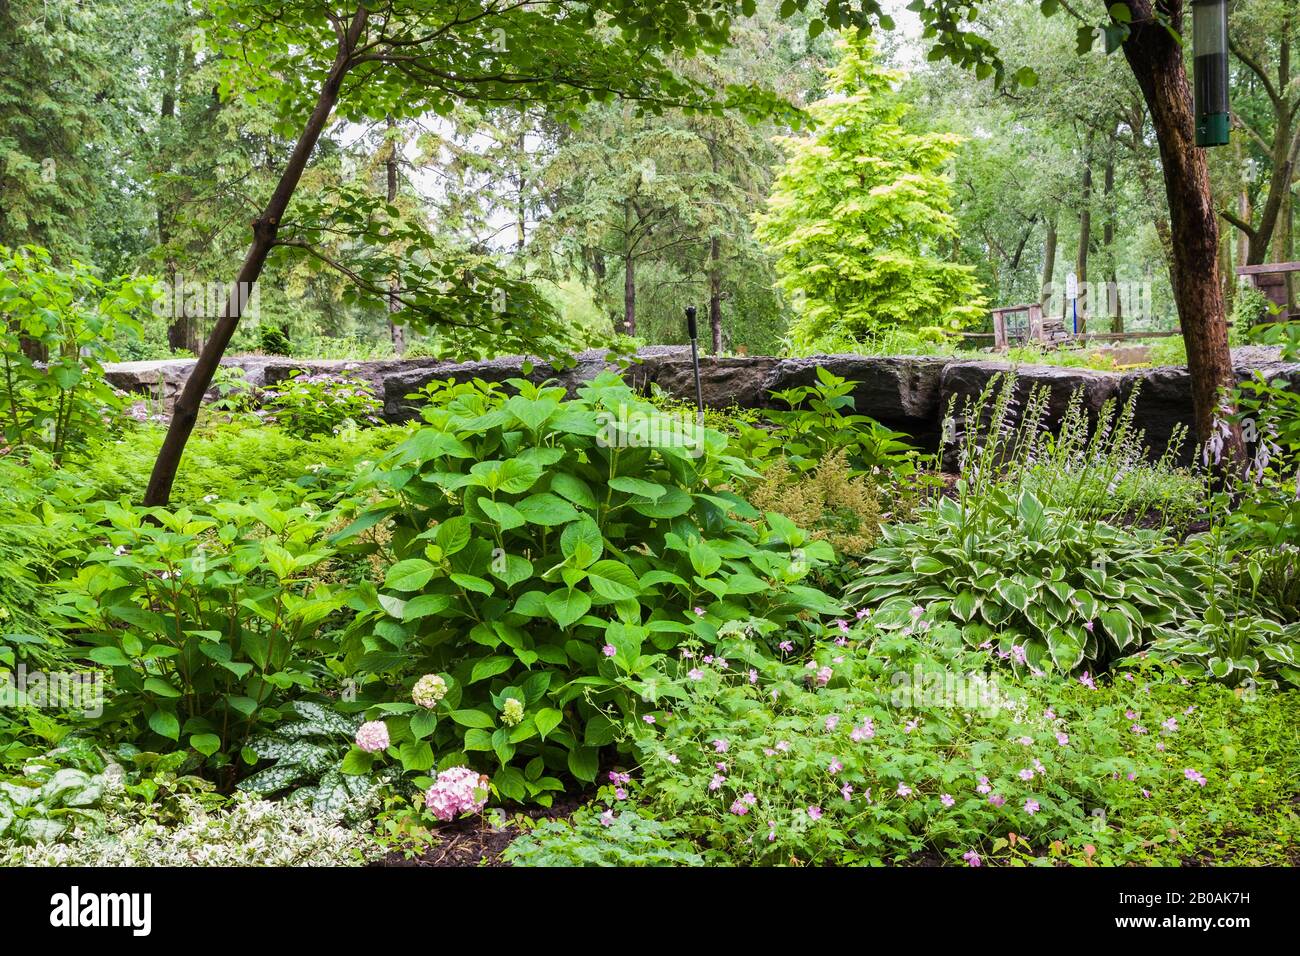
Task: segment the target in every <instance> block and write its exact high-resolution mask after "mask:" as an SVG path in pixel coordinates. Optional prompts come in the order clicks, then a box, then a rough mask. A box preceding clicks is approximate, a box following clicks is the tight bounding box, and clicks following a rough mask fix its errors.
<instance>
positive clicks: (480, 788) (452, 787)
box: [424, 767, 612, 822]
mask: <svg viewBox="0 0 1300 956" xmlns="http://www.w3.org/2000/svg"><path fill="white" fill-rule="evenodd" d="M487 798H488V778H487V777H485V776H484V775H483V774H480V773H478V772H477V771H474V770H471V769H469V767H451V768H450V769H447V770H444V771H443V772H442V773H440V774H438V778H437V779H436V780H435V781H434V782H433V786H432V787H430V788H429V790H428V792H427V793H425V795H424V805H425V806H426V807H428V808H429V809H430V810H431V811H433V815H434V816H435V817H437V818H438V819H439V820H442V821H443V822H446V821H448V820H454V819H456V818H457V817H458V816H460V815H461V814H462V813H478V812H479V811H481V810H482V809H483V807H484V806H486V805H487ZM611 822H612V818H611Z"/></svg>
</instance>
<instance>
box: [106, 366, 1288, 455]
mask: <svg viewBox="0 0 1300 956" xmlns="http://www.w3.org/2000/svg"><path fill="white" fill-rule="evenodd" d="M1233 358H1234V362H1235V364H1236V370H1237V377H1238V379H1239V380H1245V379H1248V378H1250V377H1252V376H1253V375H1255V374H1257V373H1258V374H1260V375H1263V376H1264V377H1265V378H1268V379H1277V378H1282V379H1288V380H1289V381H1290V382H1291V383H1292V387H1293V388H1294V389H1295V390H1296V391H1298V392H1300V364H1288V363H1283V362H1281V361H1279V360H1278V355H1277V352H1276V351H1275V350H1271V349H1259V348H1247V349H1240V350H1237V351H1235V352H1234V354H1233ZM530 362H531V368H530V369H529V371H528V372H527V373H525V366H526V364H527V363H530ZM221 364H222V365H223V366H226V367H236V368H240V369H242V370H243V371H244V375H245V378H246V379H247V380H248V382H249V383H250V384H252V385H254V386H256V387H258V388H263V387H265V386H267V385H273V384H275V383H277V382H282V381H284V380H285V379H287V378H288V377H289V376H290V375H291V374H293V373H294V372H295V371H301V372H303V373H307V374H319V373H324V372H334V373H348V374H351V375H354V376H356V377H358V378H360V379H362V380H364V381H366V382H368V383H369V384H370V386H371V388H373V389H374V392H375V395H376V396H377V397H378V398H379V399H380V400H381V401H382V402H383V406H384V411H383V417H384V419H385V420H386V421H388V422H392V423H401V422H406V421H410V420H411V419H412V418H414V417H416V415H417V414H418V408H419V401H418V400H417V399H412V398H410V397H408V396H411V395H413V394H414V393H416V392H418V391H419V390H420V389H422V388H424V387H425V386H426V385H428V384H429V383H430V382H433V381H437V380H441V379H454V380H456V381H469V380H471V379H475V378H481V379H484V380H486V381H490V382H505V381H507V380H508V379H512V378H527V379H528V380H530V381H533V382H537V383H540V382H542V381H546V380H553V381H555V382H557V383H558V384H560V385H563V386H564V388H565V389H566V390H567V391H568V393H569V394H570V395H573V394H574V393H575V392H576V391H577V389H578V388H579V387H581V385H582V384H583V383H585V382H589V381H591V380H592V379H593V378H595V377H596V376H597V375H598V374H599V373H600V372H601V371H603V370H605V369H611V370H613V369H617V365H616V364H615V363H614V362H611V361H610V360H609V353H607V352H605V351H603V350H595V351H589V352H582V353H579V354H578V355H575V356H574V364H573V365H572V366H571V367H568V368H560V369H557V368H553V367H552V366H550V365H549V364H547V363H545V362H543V361H541V360H539V359H531V360H530V359H527V358H525V357H523V356H508V357H503V358H496V359H490V360H487V361H476V362H446V361H440V360H437V359H382V360H377V361H349V360H344V359H296V358H281V357H278V356H263V355H252V356H233V357H230V358H226V359H224V360H222V363H221ZM193 368H194V359H164V360H161V361H146V362H119V363H115V364H111V365H108V366H106V367H105V373H106V377H107V379H108V382H109V384H111V385H113V386H114V387H115V388H118V389H121V390H122V391H125V392H129V393H132V394H137V395H140V396H142V397H149V398H151V399H152V400H153V401H155V402H158V403H160V404H161V406H162V407H163V408H164V409H165V410H167V411H168V412H170V410H171V408H172V406H173V405H174V403H175V401H176V397H177V396H178V395H179V394H180V391H181V389H182V388H183V387H184V385H185V381H186V380H187V379H188V378H189V375H190V373H191V372H192V371H193ZM818 368H825V369H827V370H828V371H830V372H832V373H834V374H835V375H838V376H840V377H841V378H845V379H848V380H850V381H854V382H857V383H858V385H857V386H856V388H855V389H854V391H853V397H854V400H855V402H856V410H857V412H858V413H859V414H863V415H869V416H871V417H872V418H874V419H876V420H877V421H879V422H880V423H881V424H883V425H885V426H886V427H888V428H892V429H894V430H896V431H901V432H906V433H907V434H908V435H911V436H912V438H913V439H914V441H915V442H916V443H917V444H919V445H920V446H921V447H923V448H924V449H925V450H927V451H937V450H938V448H939V445H940V442H941V436H942V431H943V419H944V417H945V416H946V414H947V410H948V407H949V403H950V402H952V401H954V400H955V401H957V402H958V403H959V404H960V403H961V402H962V401H964V400H966V399H970V398H973V397H975V396H977V395H979V393H980V392H981V391H982V390H983V389H984V388H985V387H986V386H987V385H988V383H989V381H990V380H991V379H992V378H993V377H994V376H995V375H998V374H1000V373H1004V372H1007V371H1010V370H1011V368H1012V366H1010V365H1008V364H1007V363H1005V362H997V361H956V360H951V359H946V358H941V357H934V356H915V355H912V356H909V355H886V356H870V355H814V356H810V357H808V358H778V357H773V356H742V357H719V358H714V357H707V356H706V357H701V359H700V380H701V382H700V384H701V389H702V392H703V396H704V402H705V404H706V405H708V406H709V407H711V408H716V409H727V408H732V407H737V406H739V407H741V408H784V407H786V406H785V404H784V403H783V402H781V401H780V399H778V398H777V397H776V393H779V392H781V391H784V390H785V389H790V388H795V387H798V386H801V385H813V384H815V383H816V381H817V369H818ZM1015 370H1016V373H1017V375H1018V382H1017V386H1016V400H1017V402H1018V405H1019V407H1021V408H1023V405H1024V401H1025V399H1026V398H1027V397H1028V395H1029V392H1030V390H1031V389H1032V388H1033V387H1035V386H1037V385H1043V386H1046V387H1047V389H1048V393H1049V398H1048V420H1049V422H1050V423H1052V424H1056V423H1059V421H1060V418H1061V416H1062V415H1063V414H1064V412H1065V408H1066V406H1067V403H1068V402H1069V400H1070V396H1071V395H1073V394H1074V392H1075V390H1076V389H1080V388H1082V389H1083V392H1084V405H1085V407H1086V408H1087V409H1088V411H1089V412H1090V413H1091V414H1092V415H1093V416H1094V417H1095V416H1096V415H1097V414H1098V413H1099V412H1100V411H1101V409H1102V406H1103V405H1104V404H1105V403H1106V402H1107V401H1108V400H1111V399H1114V400H1115V401H1116V402H1117V403H1123V402H1126V401H1128V399H1129V397H1130V396H1131V395H1132V393H1133V390H1134V389H1137V390H1138V398H1137V404H1136V406H1135V409H1136V416H1135V417H1136V424H1137V427H1139V428H1141V429H1143V430H1144V431H1145V433H1146V439H1147V442H1148V444H1149V445H1150V446H1151V451H1152V454H1153V455H1155V456H1159V455H1161V454H1163V452H1164V450H1165V448H1166V447H1167V445H1168V443H1169V440H1170V437H1171V435H1172V434H1173V433H1174V431H1175V430H1176V429H1177V428H1178V426H1179V425H1182V426H1185V427H1188V428H1190V427H1191V425H1192V403H1191V384H1190V380H1189V377H1188V373H1187V369H1186V368H1185V367H1183V366H1162V367H1159V368H1151V369H1142V370H1138V371H1131V372H1102V371H1094V370H1092V369H1086V368H1066V367H1062V366H1055V365H1020V366H1016V367H1015ZM624 377H625V378H626V380H627V381H628V382H629V383H630V384H631V385H632V386H633V387H634V388H636V389H637V390H638V391H639V392H642V393H644V394H649V393H650V391H651V390H652V389H653V388H655V387H658V388H660V389H663V390H664V391H665V392H667V393H669V394H671V395H673V396H675V397H677V398H679V399H681V400H683V401H687V402H692V403H693V402H694V401H695V378H694V374H693V372H692V368H691V354H690V349H689V348H688V347H685V346H654V347H650V348H646V349H643V350H641V351H640V352H639V353H637V356H636V361H635V362H634V363H633V364H632V365H631V366H629V367H628V368H627V370H626V371H625V372H624ZM209 397H212V396H211V395H210V396H209ZM1192 454H1193V452H1192V449H1190V448H1184V449H1183V450H1182V454H1181V455H1180V458H1181V459H1182V460H1183V461H1184V462H1188V461H1190V460H1191V458H1192Z"/></svg>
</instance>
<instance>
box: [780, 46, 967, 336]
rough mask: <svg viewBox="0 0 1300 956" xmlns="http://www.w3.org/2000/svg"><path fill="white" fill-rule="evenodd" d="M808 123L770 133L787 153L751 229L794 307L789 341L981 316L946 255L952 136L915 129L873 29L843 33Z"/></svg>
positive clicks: (961, 272)
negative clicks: (809, 127)
mask: <svg viewBox="0 0 1300 956" xmlns="http://www.w3.org/2000/svg"><path fill="white" fill-rule="evenodd" d="M840 50H841V59H840V62H839V63H838V64H837V65H836V66H835V67H834V68H833V69H832V71H831V74H830V81H831V82H830V89H831V94H830V96H828V97H826V98H825V99H823V100H821V101H819V102H817V103H814V104H813V105H812V106H811V107H809V112H810V114H811V115H812V117H813V119H814V120H815V121H816V124H817V128H816V132H814V133H813V134H812V135H809V136H806V137H783V138H781V139H779V140H778V143H779V144H780V145H781V147H782V149H783V150H784V151H785V153H786V163H785V166H784V167H783V169H782V170H781V172H780V174H779V175H778V176H777V180H776V183H775V186H774V187H773V190H772V195H771V198H770V199H769V201H768V209H767V211H766V212H765V213H761V214H759V216H758V217H757V222H758V237H759V238H760V239H761V240H762V241H763V242H764V243H766V244H767V245H768V246H769V247H770V248H771V249H772V250H773V252H774V253H775V254H776V256H777V272H778V275H779V276H780V283H781V286H782V288H783V289H784V290H785V291H786V292H787V293H788V294H789V295H790V296H791V298H792V299H793V300H794V302H795V305H796V308H797V309H798V312H799V315H798V317H797V319H796V320H795V324H794V327H793V335H794V338H795V340H796V342H797V343H798V344H800V345H803V346H808V347H815V348H832V347H842V346H846V345H850V344H852V343H853V342H860V341H862V340H863V339H865V338H868V337H870V336H871V335H873V334H875V333H877V332H880V331H882V330H886V329H891V328H899V327H903V328H918V327H923V326H942V327H949V328H956V327H960V326H963V325H966V324H968V323H971V322H975V321H978V320H979V319H981V318H982V317H983V314H984V307H985V302H984V299H983V295H982V293H981V291H980V287H979V283H978V281H977V280H976V278H975V275H974V270H972V269H971V268H970V267H968V266H963V265H957V264H954V263H952V262H948V261H946V259H945V257H944V254H945V252H946V251H947V250H949V249H951V248H952V247H953V245H954V241H955V239H956V236H957V223H956V219H955V218H954V217H953V215H952V186H951V183H950V182H949V180H948V177H947V175H946V172H945V170H946V167H947V164H948V163H949V161H950V160H951V159H952V157H953V155H954V152H955V150H956V148H957V146H958V145H959V143H960V139H959V138H958V137H957V136H954V135H952V134H944V133H933V132H919V133H918V132H913V131H911V130H909V129H907V128H906V127H905V126H904V123H903V120H904V117H905V115H906V113H907V105H906V104H905V103H904V102H903V101H902V100H901V99H900V98H899V97H898V96H897V95H896V94H895V92H894V90H893V86H892V84H893V83H894V81H895V80H896V79H897V77H896V75H895V74H893V73H891V72H889V71H887V70H885V69H883V68H882V67H881V66H880V65H879V64H878V63H877V62H876V60H875V55H874V54H875V49H874V44H873V43H872V41H870V40H869V39H868V40H863V39H859V38H856V37H854V38H848V37H846V38H844V39H842V40H841V41H840Z"/></svg>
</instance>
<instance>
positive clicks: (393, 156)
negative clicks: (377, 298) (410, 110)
mask: <svg viewBox="0 0 1300 956" xmlns="http://www.w3.org/2000/svg"><path fill="white" fill-rule="evenodd" d="M396 125H397V121H396V120H394V119H393V118H392V117H391V116H390V117H388V132H389V135H388V158H387V159H386V160H385V161H384V167H385V172H386V173H387V176H388V193H387V195H388V202H389V205H392V204H393V203H395V202H396V201H397V138H396V137H395V136H394V135H393V127H395V126H396ZM400 291H401V280H399V279H398V278H397V277H396V276H394V277H393V278H392V279H391V280H389V284H388V315H389V319H388V335H389V338H390V339H391V340H392V342H393V353H394V354H395V355H396V356H397V357H398V358H401V357H402V356H403V355H405V354H406V329H404V328H402V327H401V326H400V325H398V324H397V323H396V322H394V321H393V318H392V316H394V315H396V314H397V313H398V312H401V311H402V303H401V301H400V300H399V299H398V293H399V292H400Z"/></svg>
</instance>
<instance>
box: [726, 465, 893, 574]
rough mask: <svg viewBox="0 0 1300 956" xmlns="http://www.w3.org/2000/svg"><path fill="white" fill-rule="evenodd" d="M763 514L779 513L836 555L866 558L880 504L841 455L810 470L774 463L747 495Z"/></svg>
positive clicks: (871, 487) (875, 533) (877, 530)
mask: <svg viewBox="0 0 1300 956" xmlns="http://www.w3.org/2000/svg"><path fill="white" fill-rule="evenodd" d="M749 498H750V501H751V502H752V503H753V504H754V506H755V507H757V508H759V509H761V510H762V511H765V512H766V511H776V512H779V513H781V514H783V515H785V516H786V517H787V518H789V519H790V520H791V521H793V522H794V523H795V524H797V525H798V526H799V527H801V528H804V529H806V530H808V531H810V532H812V535H813V537H814V538H818V539H822V540H825V541H826V542H828V543H829V544H830V545H831V547H833V548H834V549H835V550H836V552H837V553H838V554H840V555H841V556H844V557H850V558H851V557H855V556H857V555H862V554H866V553H867V552H868V551H870V550H871V548H872V546H873V545H874V544H875V543H876V538H877V537H878V536H879V534H880V500H879V498H878V496H877V493H876V486H875V485H874V484H873V483H872V481H871V479H870V478H867V477H866V476H862V475H858V476H854V475H853V474H852V473H851V472H850V470H849V465H848V460H847V458H846V457H845V453H844V452H843V451H838V452H835V453H834V454H832V455H829V456H827V457H826V458H824V459H822V461H821V463H820V464H818V465H817V467H816V468H814V469H813V470H812V471H808V472H798V471H795V470H793V469H791V468H790V466H789V465H788V464H786V462H784V461H778V462H776V463H774V464H773V465H772V466H771V467H770V468H769V469H768V470H767V472H766V473H765V474H764V475H763V480H762V481H761V482H759V483H758V484H757V485H756V486H755V487H754V488H753V489H752V490H751V491H750V493H749Z"/></svg>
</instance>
